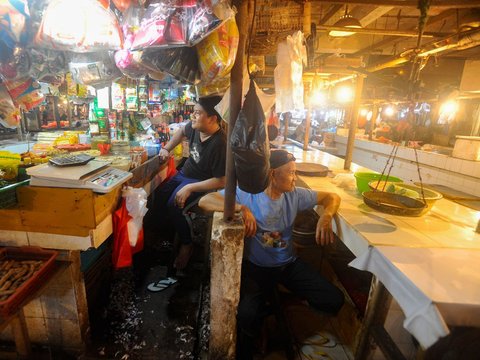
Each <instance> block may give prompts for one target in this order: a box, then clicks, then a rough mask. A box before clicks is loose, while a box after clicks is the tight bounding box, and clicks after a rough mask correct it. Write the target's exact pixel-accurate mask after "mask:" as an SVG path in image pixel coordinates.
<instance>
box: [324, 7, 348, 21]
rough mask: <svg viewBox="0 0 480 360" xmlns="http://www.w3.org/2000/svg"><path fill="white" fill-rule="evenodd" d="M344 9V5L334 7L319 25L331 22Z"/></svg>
mask: <svg viewBox="0 0 480 360" xmlns="http://www.w3.org/2000/svg"><path fill="white" fill-rule="evenodd" d="M342 8H343V5H332V6H331V7H330V9H328V11H327V13H326V14H325V15H324V16H323V17H322V18H321V19H320V22H319V24H326V23H327V21H329V20H330V19H331V18H332V17H333V16H334V15H335V14H336V13H337V12H338V11H339V10H340V9H342Z"/></svg>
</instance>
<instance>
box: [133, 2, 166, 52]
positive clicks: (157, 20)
mask: <svg viewBox="0 0 480 360" xmlns="http://www.w3.org/2000/svg"><path fill="white" fill-rule="evenodd" d="M174 11H175V8H174V7H173V6H171V5H170V4H167V3H164V2H157V3H152V4H150V5H149V6H148V8H147V10H146V12H145V15H144V16H143V18H142V21H141V23H140V29H139V30H138V32H137V34H136V35H135V40H134V41H133V44H132V48H131V49H132V50H140V49H145V48H148V47H158V46H166V45H167V39H166V38H165V31H166V28H167V22H168V19H169V17H170V15H171V14H172V13H173V12H174Z"/></svg>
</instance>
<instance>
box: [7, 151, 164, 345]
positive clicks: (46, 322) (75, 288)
mask: <svg viewBox="0 0 480 360" xmlns="http://www.w3.org/2000/svg"><path fill="white" fill-rule="evenodd" d="M132 172H133V177H132V178H131V179H130V181H129V185H130V186H133V187H143V188H144V189H145V191H146V192H147V194H150V193H152V192H153V191H154V190H155V188H156V187H157V186H158V185H160V184H161V182H162V181H163V180H164V179H165V177H166V174H167V164H166V163H164V164H162V163H160V161H159V158H158V157H154V158H152V159H151V160H149V161H147V162H145V163H144V164H142V165H141V166H140V167H138V168H136V169H134V170H133V171H132ZM120 197H121V187H117V188H115V189H114V190H112V191H111V192H109V193H107V194H96V193H94V192H93V191H91V190H86V189H67V188H47V187H33V186H24V187H22V188H19V189H18V190H17V198H18V205H17V206H16V207H14V208H10V209H0V246H29V245H31V246H40V247H42V248H49V249H55V250H57V251H59V253H60V257H61V258H62V259H64V260H68V261H69V264H70V265H69V266H68V268H67V269H66V271H64V272H62V274H60V275H59V276H58V277H57V280H56V281H55V282H54V283H50V285H49V286H48V287H46V289H45V291H44V292H43V293H42V295H41V296H40V297H37V298H36V299H34V300H32V301H30V302H29V303H28V304H27V305H25V307H24V317H25V321H26V323H27V327H28V328H29V330H30V338H31V339H32V341H34V342H37V343H41V344H48V345H54V346H58V347H61V348H66V349H78V350H81V349H83V347H84V346H85V343H86V342H88V339H89V331H90V325H89V316H88V306H87V297H86V290H85V283H84V278H83V273H82V272H81V270H80V267H81V259H80V254H81V251H84V250H88V249H90V248H98V247H99V246H100V245H102V244H103V243H104V242H105V241H106V240H107V239H108V238H109V236H110V235H111V234H112V232H113V224H112V213H113V212H114V211H115V210H116V209H117V207H118V204H119V200H120ZM2 336H3V338H7V339H8V338H9V336H8V335H7V334H6V333H4V334H2Z"/></svg>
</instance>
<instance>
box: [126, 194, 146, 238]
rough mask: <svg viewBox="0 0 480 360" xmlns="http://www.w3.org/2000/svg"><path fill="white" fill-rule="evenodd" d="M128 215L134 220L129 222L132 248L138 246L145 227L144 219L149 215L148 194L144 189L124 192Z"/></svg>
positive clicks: (129, 236)
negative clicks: (140, 234)
mask: <svg viewBox="0 0 480 360" xmlns="http://www.w3.org/2000/svg"><path fill="white" fill-rule="evenodd" d="M122 195H123V197H124V198H125V202H126V206H127V211H128V215H130V216H131V217H132V218H131V219H130V220H129V221H128V224H127V228H128V239H129V242H130V246H132V247H134V246H135V245H137V240H138V234H139V232H140V230H141V229H142V226H143V217H144V216H145V214H146V213H147V211H148V209H147V193H146V192H145V190H143V188H138V189H137V188H132V187H130V186H129V187H127V188H126V189H125V190H123V194H122Z"/></svg>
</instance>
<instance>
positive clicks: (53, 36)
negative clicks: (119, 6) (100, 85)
mask: <svg viewBox="0 0 480 360" xmlns="http://www.w3.org/2000/svg"><path fill="white" fill-rule="evenodd" d="M35 41H36V43H37V44H38V45H41V46H45V47H48V48H52V49H57V50H65V51H74V52H92V51H102V50H103V51H104V50H119V49H121V47H122V42H123V36H122V33H121V31H120V26H119V24H118V20H117V17H116V16H115V14H114V13H113V12H112V11H111V10H109V9H105V8H104V7H103V6H102V4H101V3H100V2H99V1H96V0H82V1H78V0H52V1H51V2H50V3H49V5H48V7H47V9H46V10H45V13H44V15H43V20H42V23H41V25H40V28H39V30H38V32H37V36H36V39H35Z"/></svg>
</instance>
